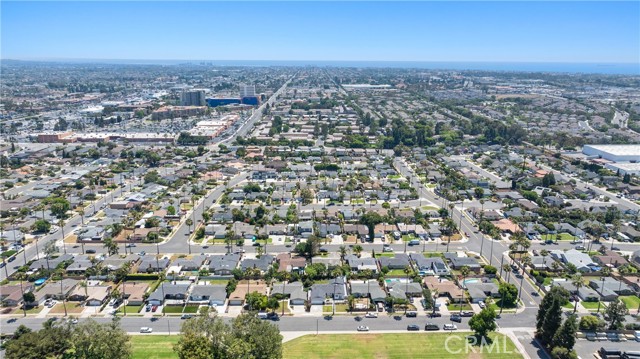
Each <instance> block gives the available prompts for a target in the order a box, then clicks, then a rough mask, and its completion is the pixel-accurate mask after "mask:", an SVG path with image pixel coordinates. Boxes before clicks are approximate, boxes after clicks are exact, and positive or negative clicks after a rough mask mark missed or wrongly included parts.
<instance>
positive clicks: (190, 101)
mask: <svg viewBox="0 0 640 359" xmlns="http://www.w3.org/2000/svg"><path fill="white" fill-rule="evenodd" d="M180 104H181V105H182V106H204V105H205V104H206V101H205V98H204V91H203V90H193V91H184V92H183V93H182V95H181V96H180Z"/></svg>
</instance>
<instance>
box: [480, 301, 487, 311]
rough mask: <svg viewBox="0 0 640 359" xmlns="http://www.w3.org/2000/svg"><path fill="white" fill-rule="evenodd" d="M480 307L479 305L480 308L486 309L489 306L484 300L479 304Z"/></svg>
mask: <svg viewBox="0 0 640 359" xmlns="http://www.w3.org/2000/svg"><path fill="white" fill-rule="evenodd" d="M478 305H479V306H480V308H482V309H484V308H485V307H486V306H487V305H486V304H484V301H482V300H481V301H479V302H478Z"/></svg>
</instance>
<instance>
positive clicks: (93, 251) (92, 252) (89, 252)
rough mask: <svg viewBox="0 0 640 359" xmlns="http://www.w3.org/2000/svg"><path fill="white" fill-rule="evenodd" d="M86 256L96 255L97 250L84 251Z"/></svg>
mask: <svg viewBox="0 0 640 359" xmlns="http://www.w3.org/2000/svg"><path fill="white" fill-rule="evenodd" d="M84 252H85V253H86V254H95V253H96V250H95V249H87V250H86V251H84Z"/></svg>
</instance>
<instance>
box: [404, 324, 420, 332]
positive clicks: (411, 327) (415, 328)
mask: <svg viewBox="0 0 640 359" xmlns="http://www.w3.org/2000/svg"><path fill="white" fill-rule="evenodd" d="M407 330H409V331H419V330H420V327H419V326H418V325H416V324H409V325H407Z"/></svg>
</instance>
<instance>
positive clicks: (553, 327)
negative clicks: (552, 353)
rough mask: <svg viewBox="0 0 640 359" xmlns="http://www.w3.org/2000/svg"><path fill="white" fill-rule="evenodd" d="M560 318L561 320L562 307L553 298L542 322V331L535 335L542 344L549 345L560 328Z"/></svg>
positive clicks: (556, 299) (557, 299)
mask: <svg viewBox="0 0 640 359" xmlns="http://www.w3.org/2000/svg"><path fill="white" fill-rule="evenodd" d="M560 318H562V306H561V304H560V299H559V298H557V297H554V298H553V299H552V301H551V305H550V306H549V307H548V308H547V312H546V314H545V316H544V321H543V322H542V330H541V331H539V332H538V333H536V335H538V337H539V338H540V341H541V342H543V343H544V344H550V343H551V341H552V340H553V337H554V336H555V335H556V332H557V331H558V328H560V324H561V321H560Z"/></svg>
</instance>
